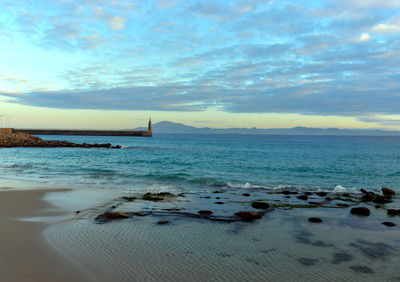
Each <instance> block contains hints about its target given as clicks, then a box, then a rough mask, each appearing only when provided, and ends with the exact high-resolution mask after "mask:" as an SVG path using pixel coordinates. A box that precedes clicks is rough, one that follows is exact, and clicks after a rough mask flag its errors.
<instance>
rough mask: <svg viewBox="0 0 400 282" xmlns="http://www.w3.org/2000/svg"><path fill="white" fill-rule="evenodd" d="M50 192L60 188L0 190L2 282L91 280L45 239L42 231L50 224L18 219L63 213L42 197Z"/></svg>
mask: <svg viewBox="0 0 400 282" xmlns="http://www.w3.org/2000/svg"><path fill="white" fill-rule="evenodd" d="M50 191H53V192H55V191H62V190H46V189H41V190H14V191H1V192H0V254H1V255H0V280H1V281H20V282H23V281H41V282H45V281H93V280H92V279H90V278H89V277H88V276H87V275H86V274H85V273H84V272H83V271H82V270H80V269H79V267H78V266H77V265H74V264H73V263H72V262H70V261H68V259H66V258H65V257H63V255H62V254H60V253H59V252H57V251H56V250H55V249H54V248H52V247H51V246H50V245H49V244H48V242H46V240H45V239H44V237H43V234H42V232H43V230H44V229H45V228H46V227H47V226H48V225H49V224H50V223H45V222H37V221H33V222H30V221H21V220H20V219H21V218H32V217H33V218H34V217H53V216H61V215H65V214H66V212H65V211H63V210H61V209H58V208H55V207H53V206H51V205H50V204H48V203H47V202H45V201H43V200H42V198H43V196H44V194H45V193H46V192H50ZM64 191H65V190H64Z"/></svg>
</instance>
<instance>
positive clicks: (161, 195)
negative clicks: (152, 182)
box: [154, 192, 176, 197]
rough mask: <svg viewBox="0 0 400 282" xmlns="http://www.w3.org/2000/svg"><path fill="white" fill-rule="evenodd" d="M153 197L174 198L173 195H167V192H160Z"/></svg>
mask: <svg viewBox="0 0 400 282" xmlns="http://www.w3.org/2000/svg"><path fill="white" fill-rule="evenodd" d="M154 195H156V196H159V197H176V196H175V195H174V194H172V193H169V192H160V193H156V194H154Z"/></svg>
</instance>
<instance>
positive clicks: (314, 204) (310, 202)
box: [308, 201, 322, 206]
mask: <svg viewBox="0 0 400 282" xmlns="http://www.w3.org/2000/svg"><path fill="white" fill-rule="evenodd" d="M308 203H309V204H310V205H313V206H322V203H321V202H313V201H309V202H308Z"/></svg>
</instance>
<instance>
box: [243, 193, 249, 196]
mask: <svg viewBox="0 0 400 282" xmlns="http://www.w3.org/2000/svg"><path fill="white" fill-rule="evenodd" d="M242 196H245V197H250V194H249V193H244V194H242Z"/></svg>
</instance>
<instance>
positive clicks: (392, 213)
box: [387, 209, 400, 216]
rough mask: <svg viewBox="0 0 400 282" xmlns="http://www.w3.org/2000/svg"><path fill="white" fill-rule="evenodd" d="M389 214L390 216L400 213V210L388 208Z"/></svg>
mask: <svg viewBox="0 0 400 282" xmlns="http://www.w3.org/2000/svg"><path fill="white" fill-rule="evenodd" d="M387 214H388V215H390V216H396V215H400V210H396V209H388V210H387Z"/></svg>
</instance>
